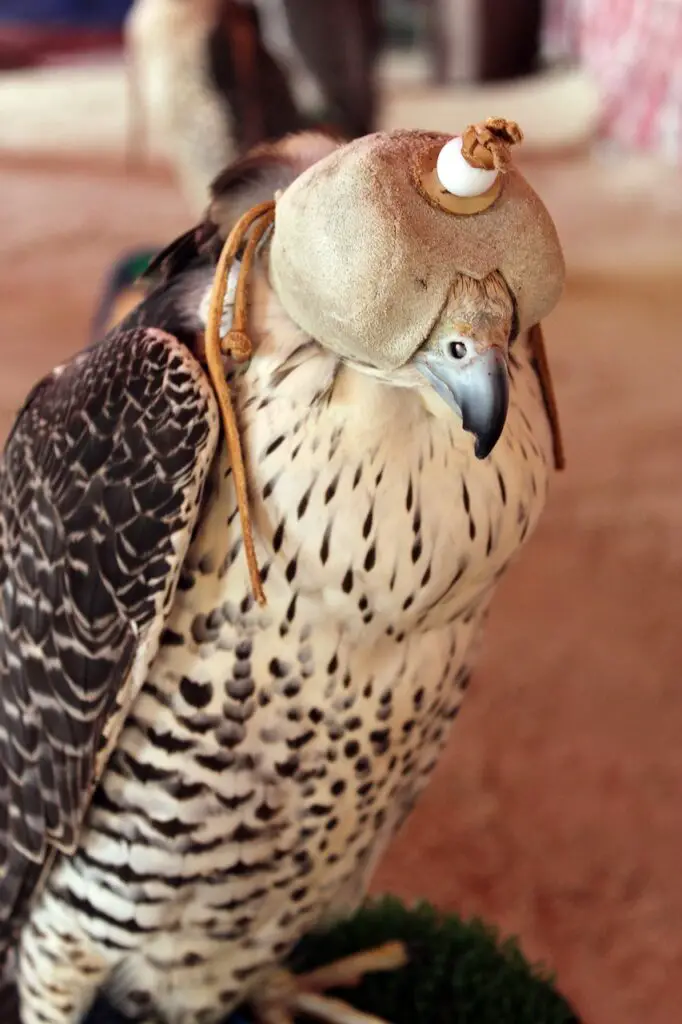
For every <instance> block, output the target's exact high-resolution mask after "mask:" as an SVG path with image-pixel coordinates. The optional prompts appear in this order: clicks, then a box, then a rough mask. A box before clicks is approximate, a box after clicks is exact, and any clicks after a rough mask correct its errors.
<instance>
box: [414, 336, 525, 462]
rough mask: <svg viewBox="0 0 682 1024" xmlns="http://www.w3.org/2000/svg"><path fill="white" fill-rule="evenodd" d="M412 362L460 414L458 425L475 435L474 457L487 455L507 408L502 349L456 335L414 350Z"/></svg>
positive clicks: (506, 384)
mask: <svg viewBox="0 0 682 1024" xmlns="http://www.w3.org/2000/svg"><path fill="white" fill-rule="evenodd" d="M415 366H416V367H417V369H418V370H419V371H420V373H422V374H423V375H424V377H426V379H427V381H428V382H429V384H431V386H432V387H433V388H434V390H435V391H436V392H437V393H438V394H439V395H440V397H441V398H442V399H443V400H444V401H445V402H446V403H447V404H448V405H449V406H450V408H451V409H454V410H455V411H456V412H458V413H459V414H460V416H461V417H462V426H463V427H464V429H465V430H467V431H468V432H469V433H470V434H473V435H474V437H475V438H476V444H475V446H474V452H475V454H476V457H477V458H479V459H485V458H487V457H488V455H490V453H491V451H492V450H493V448H494V447H495V445H496V444H497V442H498V441H499V439H500V434H501V433H502V431H503V429H504V424H505V422H506V419H507V411H508V409H509V371H508V369H507V360H506V357H505V354H504V352H503V351H502V349H501V348H499V347H498V346H497V345H488V346H485V347H482V346H480V345H479V346H477V345H476V344H475V343H474V342H473V341H472V340H471V339H470V338H457V339H456V340H454V341H452V340H451V341H449V342H446V343H445V344H444V345H442V347H441V346H439V347H438V348H437V349H432V350H429V349H427V350H425V351H422V352H418V353H417V355H416V356H415Z"/></svg>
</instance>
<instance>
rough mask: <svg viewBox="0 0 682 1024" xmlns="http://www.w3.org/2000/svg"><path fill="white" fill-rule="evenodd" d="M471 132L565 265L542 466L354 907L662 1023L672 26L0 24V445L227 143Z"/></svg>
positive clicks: (681, 463) (582, 0) (678, 905)
mask: <svg viewBox="0 0 682 1024" xmlns="http://www.w3.org/2000/svg"><path fill="white" fill-rule="evenodd" d="M493 114H494V115H501V116H504V117H508V118H515V119H516V120H518V121H519V123H520V124H521V127H522V128H523V130H524V132H525V135H526V142H525V144H524V146H523V148H522V151H521V153H520V154H519V160H520V162H521V163H522V166H523V169H524V171H525V173H526V174H527V176H528V177H529V179H530V180H531V181H532V182H533V184H534V185H535V186H536V188H537V189H538V190H539V191H540V193H541V195H542V196H543V198H544V200H545V202H546V203H547V205H548V206H549V208H550V210H551V212H552V214H553V216H554V218H555V220H556V222H557V225H558V228H559V232H560V235H561V237H562V240H563V243H564V247H565V252H566V259H567V264H568V281H567V287H566V293H565V297H564V299H563V301H562V303H561V304H560V306H559V308H558V309H557V311H556V312H555V313H554V314H553V315H552V317H551V319H550V320H549V321H548V322H547V324H546V325H545V334H546V338H547V342H548V346H549V355H550V359H551V362H552V365H553V371H554V377H555V384H556V388H557V391H558V397H559V403H560V410H561V412H562V418H563V429H564V434H565V440H566V447H567V454H568V469H567V471H566V473H565V474H563V475H562V476H561V477H560V478H559V479H558V480H557V481H556V483H555V485H554V487H553V490H552V493H551V497H550V502H549V506H548V509H547V512H546V514H545V517H544V519H543V521H542V523H541V526H540V528H539V529H538V532H537V534H536V536H535V537H534V539H533V541H532V543H531V544H530V545H529V548H528V549H527V551H526V552H525V554H524V555H523V557H522V558H521V559H520V561H519V564H518V565H517V566H516V567H515V568H514V569H513V570H512V571H511V572H510V573H509V575H508V577H507V578H505V580H504V582H503V585H502V589H501V592H500V594H499V596H498V598H497V600H496V602H495V604H494V611H493V615H492V618H491V621H490V625H489V629H488V634H487V645H486V647H485V651H484V656H483V659H482V662H481V665H480V668H479V671H478V673H477V675H476V677H475V679H474V683H473V685H472V687H471V693H470V695H469V696H468V699H467V701H466V702H465V708H464V711H463V713H462V715H461V716H460V717H459V719H458V722H457V725H456V728H455V730H454V733H453V736H452V742H451V743H450V746H449V750H448V753H447V755H446V757H445V759H444V761H443V763H442V765H441V767H440V769H439V770H438V773H437V777H436V778H435V780H434V782H433V784H432V785H431V786H430V788H429V790H428V792H427V793H426V795H425V797H424V798H423V800H422V802H421V804H420V806H419V808H418V810H417V811H416V812H415V813H414V815H413V817H412V819H411V820H410V822H409V824H408V826H407V827H406V829H405V831H404V832H403V834H402V835H401V837H400V839H399V840H398V842H397V843H396V845H395V847H394V848H393V850H392V852H391V854H390V856H389V858H388V860H387V862H386V864H385V865H384V867H383V869H382V871H381V873H380V876H379V878H378V879H377V888H379V889H392V890H393V891H396V892H397V893H399V894H401V895H403V896H410V897H412V896H414V897H416V896H424V897H427V898H429V899H431V900H434V901H435V902H437V903H439V904H441V905H443V906H445V907H448V908H454V909H457V910H459V911H460V912H462V913H463V914H465V915H469V914H479V915H482V916H484V917H486V918H487V919H488V920H490V921H492V922H494V923H496V924H497V925H499V926H500V928H501V929H502V930H503V931H505V932H509V933H514V934H517V935H519V936H520V938H521V941H522V944H523V947H524V950H525V951H526V953H527V954H528V955H530V956H531V957H532V958H539V959H542V960H544V961H545V962H546V963H548V964H549V965H550V966H551V967H552V968H553V969H554V970H555V971H556V973H557V976H558V980H559V984H560V987H561V988H562V990H563V991H564V992H565V993H566V995H567V996H568V997H569V998H570V1000H571V1001H572V1002H573V1003H574V1004H575V1006H576V1008H577V1010H578V1011H579V1013H580V1014H581V1015H582V1017H583V1019H584V1020H585V1022H586V1024H641V1021H642V1020H643V1019H646V1020H647V1022H648V1024H673V1022H674V1021H677V1020H679V1019H680V1010H679V1007H680V1005H681V1004H682V869H681V865H682V739H681V738H682V685H681V678H682V326H681V325H682V188H681V186H682V0H618V2H613V0H544V2H543V0H254V2H253V3H252V4H251V3H246V2H236V0H235V2H227V0H136V2H135V3H131V2H130V0H0V317H1V320H0V322H1V324H2V341H1V346H2V347H1V348H0V359H1V365H2V372H0V435H1V436H2V437H4V436H5V434H6V432H7V429H8V427H9V425H10V423H11V421H12V419H13V417H14V415H15V413H16V410H17V408H18V406H19V405H20V403H21V401H22V399H23V397H24V395H25V393H26V392H27V390H28V389H29V387H30V386H31V384H32V383H33V382H34V381H35V380H36V378H38V377H39V376H40V375H42V374H43V373H44V372H45V371H47V370H48V369H49V368H51V367H52V366H53V365H54V364H55V363H57V362H58V361H60V360H62V359H63V358H64V357H66V356H68V355H70V354H72V353H73V352H74V351H76V350H77V349H78V348H80V347H81V346H82V345H83V344H84V343H85V342H86V341H87V339H88V336H89V332H90V330H91V323H92V317H93V314H94V312H95V309H96V307H97V304H98V302H99V299H100V295H101V290H102V287H103V282H104V281H105V280H106V279H107V277H108V275H109V274H110V272H111V268H112V266H113V265H114V263H115V262H116V261H117V260H119V258H120V257H121V256H122V255H125V254H131V256H137V255H138V250H140V253H141V254H142V256H141V257H140V258H142V257H143V256H144V252H145V251H146V250H147V249H148V250H150V251H153V250H154V248H155V247H157V246H161V245H162V244H164V243H165V242H167V241H169V240H170V239H171V238H172V237H173V236H174V235H175V234H177V233H179V232H181V231H183V230H185V229H186V228H187V227H188V226H189V224H190V223H191V222H192V220H193V218H196V217H197V216H198V214H199V213H200V211H201V209H202V206H203V201H204V195H205V190H206V187H207V184H208V182H209V181H210V179H211V178H212V176H213V174H214V173H215V172H216V171H217V170H218V169H219V168H220V167H221V166H222V164H223V163H225V162H226V161H227V160H229V159H231V158H232V157H233V156H234V155H236V154H237V153H238V152H239V151H240V150H241V149H242V148H243V147H244V146H246V145H248V144H250V143H252V142H255V141H258V140H259V139H261V138H266V137H268V135H271V134H276V133H278V132H280V131H287V130H289V129H290V128H292V127H299V126H301V125H304V124H315V123H319V124H325V125H330V126H333V127H335V128H336V129H338V130H340V131H343V132H344V133H346V134H348V135H354V134H361V133H364V132H366V131H370V130H373V129H374V128H377V127H389V128H393V127H406V128H412V127H419V128H431V129H440V130H444V131H448V132H453V133H455V132H458V131H460V130H462V129H463V128H464V127H465V126H466V124H468V123H470V122H472V121H476V120H480V119H484V118H485V117H487V116H489V115H493ZM134 262H135V261H134V260H132V263H134Z"/></svg>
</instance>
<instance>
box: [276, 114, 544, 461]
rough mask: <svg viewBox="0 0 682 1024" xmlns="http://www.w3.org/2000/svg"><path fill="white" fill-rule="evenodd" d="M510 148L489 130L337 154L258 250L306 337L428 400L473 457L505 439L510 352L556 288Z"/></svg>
mask: <svg viewBox="0 0 682 1024" xmlns="http://www.w3.org/2000/svg"><path fill="white" fill-rule="evenodd" d="M520 138H521V133H520V131H519V129H518V127H517V126H516V125H514V124H513V122H506V121H503V120H501V119H491V120H489V121H488V122H486V124H485V125H480V126H472V128H470V129H468V130H467V132H465V133H464V135H463V136H461V137H454V138H452V137H449V136H445V135H441V134H436V133H433V132H424V131H399V132H390V133H385V132H380V133H376V134H374V135H368V136H366V137H364V138H362V139H358V140H355V141H354V142H351V143H348V144H346V145H343V146H337V147H335V148H334V150H333V151H332V152H331V153H330V154H329V155H327V156H325V157H324V158H323V159H321V160H319V161H317V162H316V163H315V164H314V165H313V166H311V167H309V168H308V169H307V170H306V171H305V172H303V173H302V174H300V175H299V176H298V177H297V178H296V180H295V181H294V182H293V183H292V184H291V185H289V187H288V188H286V189H285V190H284V192H283V193H282V194H281V195H280V196H279V197H278V199H277V205H276V208H275V225H274V231H273V235H272V240H271V243H270V249H269V274H270V280H271V284H272V287H273V288H274V290H275V292H276V293H277V295H278V297H279V299H280V301H281V303H282V305H283V307H284V309H285V310H286V311H287V313H288V314H289V316H290V317H291V319H292V320H293V321H294V322H295V323H296V324H297V325H298V326H299V327H300V328H301V329H302V330H304V331H305V332H306V333H308V334H309V335H310V336H312V337H314V338H315V339H316V340H317V341H318V342H319V343H320V344H321V345H323V346H324V347H326V348H327V349H330V350H331V351H333V352H335V353H336V354H337V355H338V356H339V357H340V358H341V359H342V360H343V361H344V362H347V363H349V364H351V365H353V366H354V367H356V368H358V369H360V370H362V371H364V372H366V373H370V374H373V375H375V376H380V377H382V378H383V379H385V380H386V381H387V382H389V383H391V384H393V385H399V386H403V387H413V388H421V389H422V390H424V389H427V388H430V389H432V392H433V393H435V394H437V395H438V396H439V398H440V399H443V400H444V402H445V403H446V406H447V407H449V412H450V414H451V412H452V411H454V412H455V413H456V414H457V415H458V416H459V417H460V418H461V422H462V426H463V428H464V430H465V431H469V432H470V433H472V434H473V435H474V437H475V449H474V450H475V453H476V455H477V456H478V457H479V458H485V457H486V456H487V455H489V453H490V452H491V451H492V449H493V448H494V446H495V444H496V443H497V441H498V439H499V437H500V434H501V433H502V430H503V427H504V424H505V420H506V415H507V409H508V404H509V377H508V349H509V345H510V343H511V342H512V341H513V339H514V337H515V336H516V335H517V334H518V332H519V331H520V330H527V329H529V328H530V327H532V326H533V325H535V324H538V323H539V322H540V320H541V319H542V318H543V317H544V316H546V315H547V314H548V313H549V312H550V311H551V310H552V308H553V307H554V306H555V304H556V303H557V301H558V299H559V296H560V293H561V290H562V287H563V279H564V263H563V256H562V253H561V247H560V244H559V241H558V238H557V234H556V230H555V228H554V224H553V222H552V220H551V218H550V216H549V213H548V212H547V210H546V209H545V207H544V205H543V204H542V202H541V201H540V199H539V197H538V196H537V195H536V194H535V192H534V191H533V190H532V188H531V187H530V185H529V184H528V183H527V182H526V180H525V179H524V178H523V177H522V175H521V174H520V173H519V172H518V171H517V170H516V169H515V168H514V167H513V166H512V165H511V160H510V156H509V151H510V148H511V146H512V145H513V144H514V143H515V142H518V141H520ZM427 404H429V407H430V409H431V411H434V409H433V406H432V405H431V404H430V402H429V400H428V399H427ZM446 406H443V405H442V403H440V410H441V411H442V412H443V413H447V412H448V409H447V408H446Z"/></svg>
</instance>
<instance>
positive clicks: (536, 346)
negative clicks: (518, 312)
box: [529, 324, 566, 470]
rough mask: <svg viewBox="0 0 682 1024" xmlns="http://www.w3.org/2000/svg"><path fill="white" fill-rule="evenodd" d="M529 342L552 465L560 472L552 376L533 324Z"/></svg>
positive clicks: (561, 450)
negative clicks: (548, 431) (547, 427)
mask: <svg viewBox="0 0 682 1024" xmlns="http://www.w3.org/2000/svg"><path fill="white" fill-rule="evenodd" d="M529 341H530V347H531V351H532V353H533V358H534V360H535V365H536V368H537V372H538V377H539V378H540V388H541V390H542V397H543V399H544V402H545V408H546V409H547V415H548V417H549V423H550V427H551V429H552V443H553V446H554V465H555V467H556V469H558V470H561V469H565V468H566V456H565V453H564V442H563V439H562V437H561V426H560V424H559V408H558V406H557V400H556V394H555V392H554V385H553V383H552V375H551V373H550V369H549V362H548V361H547V352H546V351H545V338H544V335H543V333H542V326H541V325H540V324H535V326H534V327H531V329H530V333H529Z"/></svg>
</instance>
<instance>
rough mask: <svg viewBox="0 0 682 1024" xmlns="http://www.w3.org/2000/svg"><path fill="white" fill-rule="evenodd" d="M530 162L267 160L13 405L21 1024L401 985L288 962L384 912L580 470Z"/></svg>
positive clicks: (1, 819) (377, 960) (553, 257)
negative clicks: (337, 928) (553, 337)
mask: <svg viewBox="0 0 682 1024" xmlns="http://www.w3.org/2000/svg"><path fill="white" fill-rule="evenodd" d="M520 137H521V134H520V131H519V129H518V127H517V126H516V125H514V123H513V122H505V121H503V120H501V119H491V120H490V121H489V122H487V123H486V124H485V125H475V126H471V127H470V128H469V129H467V131H466V132H464V133H463V134H462V135H461V136H453V137H450V136H445V135H439V134H435V133H430V132H417V131H411V132H393V133H377V134H374V135H369V136H366V137H364V138H361V139H359V140H356V141H354V142H351V143H349V144H345V145H337V144H336V143H335V142H333V141H332V140H331V139H330V138H328V137H326V136H324V135H319V136H318V135H310V134H304V135H301V136H293V137H290V138H286V139H284V140H282V141H281V142H279V143H277V144H276V145H272V146H269V147H262V148H260V149H258V150H256V151H254V152H253V153H251V154H250V155H249V156H248V157H247V158H245V159H243V160H242V161H240V162H239V163H238V164H236V165H233V166H232V167H230V168H228V169H227V170H226V171H225V172H224V173H223V174H221V175H220V176H219V178H218V179H217V180H216V181H215V183H214V186H213V189H212V196H211V201H210V205H209V208H208V211H207V214H206V216H205V217H204V219H203V220H202V222H201V223H200V224H199V225H198V226H197V227H196V228H194V229H192V230H191V231H188V232H187V233H186V234H185V235H183V236H182V237H181V238H179V239H177V240H176V241H175V242H173V243H172V244H171V245H170V246H169V247H168V248H167V249H165V250H164V251H163V252H162V253H161V254H160V255H159V256H158V257H157V258H156V260H155V261H154V262H153V264H152V266H151V267H150V269H149V271H148V276H147V291H146V295H145V297H144V298H143V300H142V302H141V303H140V304H139V305H138V306H137V307H136V308H135V309H133V310H132V311H130V312H128V313H127V315H125V316H124V318H123V319H122V320H121V321H120V322H119V323H118V324H117V325H116V326H114V327H113V328H112V329H111V330H110V331H109V332H108V333H107V334H105V335H104V336H103V337H101V338H100V339H98V340H96V341H95V342H93V343H92V344H90V345H89V346H88V347H87V348H86V349H85V350H84V351H81V352H80V353H79V354H77V355H76V356H75V357H74V358H73V359H71V360H70V361H69V362H68V363H65V364H63V365H61V366H59V367H57V368H56V369H55V370H53V371H52V373H50V374H48V375H47V376H46V377H44V378H43V379H42V380H41V381H39V382H38V383H37V384H36V386H35V387H34V388H33V390H32V391H31V393H30V394H29V396H28V397H27V399H26V401H25V403H24V405H23V407H22V409H21V411H20V412H19V414H18V416H17V418H16V421H15V423H14V425H13V427H12V430H11V432H10V435H9V437H8V439H7V442H6V446H5V449H4V454H3V458H2V462H1V464H0V544H1V545H2V558H1V559H0V573H1V578H0V675H1V689H0V695H1V699H0V790H1V793H2V799H1V800H0V863H1V865H2V867H1V871H0V955H1V956H2V960H3V963H4V973H5V983H6V985H7V986H8V989H7V991H9V986H11V985H15V986H16V987H15V991H16V992H17V993H18V999H19V1019H20V1021H21V1024H78V1022H80V1021H81V1020H83V1019H84V1016H85V1015H86V1013H87V1011H88V1009H89V1007H90V1005H91V1004H92V1002H93V1000H94V998H95V997H96V995H97V994H98V993H100V992H103V993H106V995H107V997H108V998H109V1000H110V1001H111V1002H112V1003H113V1004H114V1005H115V1006H116V1007H117V1008H118V1009H119V1010H121V1012H123V1013H125V1014H126V1015H128V1016H129V1017H130V1018H131V1019H133V1020H135V1021H139V1022H145V1024H151V1022H157V1024H158V1022H160V1021H161V1022H168V1024H190V1022H191V1024H195V1022H200V1024H213V1022H217V1021H219V1020H221V1019H223V1018H224V1017H226V1016H227V1015H228V1014H229V1013H230V1012H231V1010H232V1009H233V1008H234V1007H236V1006H237V1005H239V1004H240V1003H242V1002H243V1001H245V1000H246V1001H250V1002H251V1003H252V1005H253V1006H254V1010H255V1012H256V1014H257V1017H258V1019H259V1020H260V1021H262V1022H264V1024H282V1022H286V1021H291V1020H293V1017H294V1015H295V1013H296V1012H300V1011H305V1012H306V1013H307V1014H309V1015H316V1016H318V1017H320V1018H326V1019H328V1020H336V1021H339V1020H341V1021H349V1022H350V1021H358V1020H362V1019H363V1018H361V1017H358V1016H357V1014H354V1012H351V1011H345V1010H344V1008H343V1006H340V1005H339V1003H338V1002H336V1001H335V1000H331V999H329V998H328V997H326V996H325V995H324V993H323V992H322V991H321V989H323V988H324V987H325V986H329V985H334V984H336V983H339V981H343V979H344V978H345V979H346V981H348V980H349V979H351V978H352V976H353V974H354V973H355V975H357V973H358V971H359V970H363V969H365V968H366V967H369V968H371V969H388V968H390V967H391V966H395V965H396V964H397V963H399V962H400V961H401V958H402V956H403V951H401V950H400V949H396V948H391V947H389V948H388V949H384V950H379V951H375V952H374V953H372V952H371V951H370V952H368V955H367V959H365V960H363V959H362V958H361V961H360V962H355V963H353V964H351V965H350V966H349V965H348V964H344V963H341V964H339V965H336V967H335V966H334V965H332V966H330V968H329V970H327V971H322V972H321V974H316V975H315V976H312V977H308V978H294V977H292V976H290V975H288V974H287V973H286V972H285V971H284V970H283V968H282V965H283V963H284V962H285V961H286V959H287V956H288V954H289V953H290V951H291V950H292V949H293V948H294V946H295V945H296V944H297V942H298V941H299V940H300V938H301V937H302V936H303V935H304V934H306V933H308V932H310V931H311V930H314V929H315V928H317V927H320V926H322V925H323V924H325V923H326V922H328V921H329V920H331V919H332V918H334V917H338V916H339V915H346V914H348V913H351V912H352V911H353V910H354V909H355V908H356V907H357V906H358V905H359V903H360V902H361V901H362V899H363V897H364V894H365V893H366V891H367V887H368V884H369V880H370V878H371V876H372V872H373V870H374V868H375V865H376V864H377V861H378V860H379V858H380V857H381V855H382V853H383V852H384V850H385V849H386V847H387V845H388V843H389V842H390V840H391V838H392V836H393V835H394V833H395V831H396V829H397V828H398V827H399V826H400V824H401V822H402V821H403V820H404V819H405V817H406V815H407V814H408V813H409V811H410V809H411V808H412V806H413V804H414V802H415V800H416V799H417V797H418V794H419V792H420V791H421V790H422V788H423V787H424V785H425V784H426V782H427V780H428V778H429V776H430V774H431V772H432V770H433V768H434V766H435V764H436V763H437V761H438V757H439V754H440V752H441V750H442V748H443V745H444V743H445V741H446V739H447V736H448V733H449V731H450V726H451V723H452V722H453V720H454V719H455V717H456V716H457V712H458V710H459V708H460V704H461V701H462V697H463V694H464V691H465V689H466V686H467V682H468V680H469V676H470V672H471V669H472V664H473V661H474V658H475V653H476V650H477V648H478V644H479V641H480V638H481V630H482V626H483V623H484V620H485V617H486V612H487V610H488V607H489V604H490V600H491V598H492V596H493V593H494V591H495V587H496V584H497V582H498V580H499V579H500V577H501V576H502V574H503V573H504V571H505V570H506V568H507V566H508V565H509V563H510V562H511V561H512V559H514V558H515V556H516V555H517V554H518V552H519V551H520V549H521V548H522V547H523V545H524V544H525V542H526V541H527V540H528V538H529V537H530V536H531V534H532V532H533V529H534V528H535V526H536V524H537V522H538V519H539V517H540V515H541V513H542V510H543V508H544V505H545V500H546V493H547V489H548V485H549V482H550V479H551V477H552V475H553V472H554V468H555V466H557V465H561V464H562V460H563V455H562V451H561V445H560V438H559V435H558V425H557V420H556V412H555V405H554V400H553V396H552V391H551V382H550V379H549V375H548V370H547V364H546V360H545V358H544V348H543V345H542V335H541V329H540V327H539V324H540V322H541V320H542V319H543V318H544V317H545V316H546V315H547V314H548V313H549V312H550V310H551V309H552V308H553V307H554V305H555V304H556V302H557V301H558V299H559V295H560V292H561V287H562V282H563V274H564V270H563V260H562V256H561V249H560V245H559V242H558V239H557V236H556V232H555V229H554V226H553V224H552V221H551V219H550V217H549V214H548V213H547V211H546V210H545V208H544V206H543V205H542V203H541V201H540V199H539V198H538V197H537V196H536V195H535V193H534V192H533V190H532V189H531V187H530V185H528V183H527V182H526V181H525V179H524V178H523V177H522V175H521V174H520V172H519V171H518V170H517V169H516V168H515V167H514V165H513V161H512V159H511V151H512V147H513V145H515V144H516V143H518V142H519V141H520ZM8 1005H9V1004H8ZM3 1019H9V1018H8V1016H7V1014H4V1015H3Z"/></svg>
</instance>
